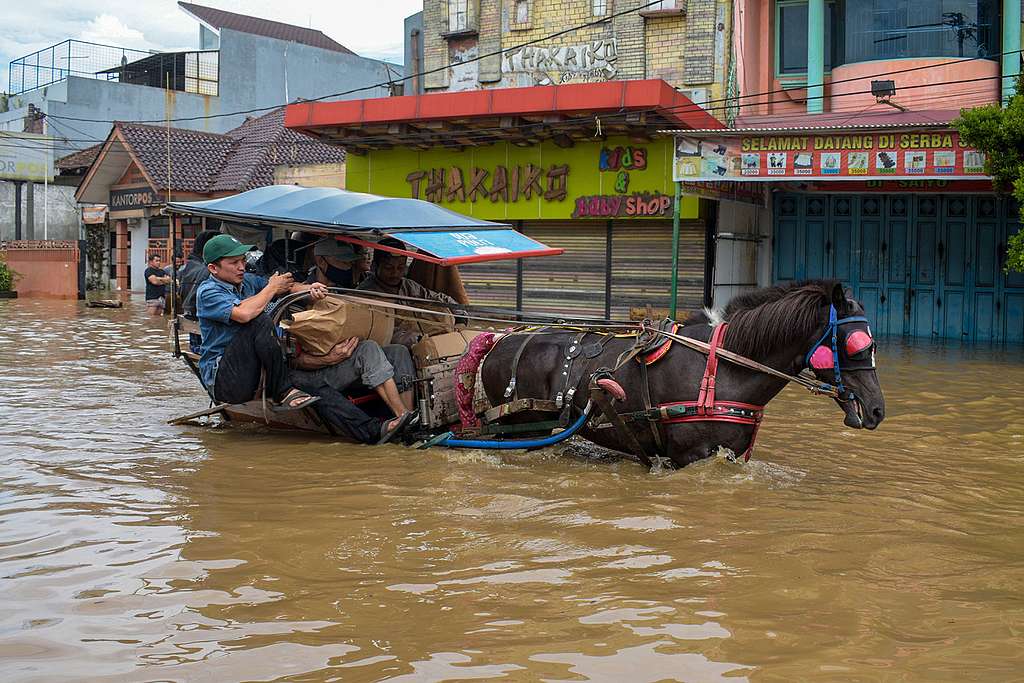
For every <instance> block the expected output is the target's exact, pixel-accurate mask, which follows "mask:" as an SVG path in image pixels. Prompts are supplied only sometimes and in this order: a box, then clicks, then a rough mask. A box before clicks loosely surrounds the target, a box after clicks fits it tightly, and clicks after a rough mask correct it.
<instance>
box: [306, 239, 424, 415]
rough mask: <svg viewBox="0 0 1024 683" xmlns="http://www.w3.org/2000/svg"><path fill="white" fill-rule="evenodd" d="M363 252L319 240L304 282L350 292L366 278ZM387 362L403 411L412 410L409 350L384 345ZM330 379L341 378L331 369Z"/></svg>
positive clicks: (412, 370)
mask: <svg viewBox="0 0 1024 683" xmlns="http://www.w3.org/2000/svg"><path fill="white" fill-rule="evenodd" d="M366 260H367V259H366V252H365V251H363V250H362V248H361V247H357V246H355V245H352V244H349V243H348V242H342V241H340V240H336V239H334V238H333V237H325V238H323V239H321V240H320V241H319V242H317V243H316V245H315V246H314V247H313V264H314V265H313V268H311V269H310V276H309V279H307V280H306V282H310V283H312V282H320V283H323V284H324V285H326V286H328V287H339V288H342V289H354V288H355V287H356V285H358V284H359V283H360V282H361V281H362V280H363V276H364V275H366V272H367V270H368V268H367V264H366ZM382 349H383V351H384V356H385V358H387V361H388V363H390V364H391V366H392V368H394V380H395V384H396V385H397V388H398V392H399V396H400V399H401V401H402V405H403V406H404V407H405V409H406V410H407V411H408V410H412V409H413V396H412V388H413V383H414V382H415V381H416V365H415V363H413V360H412V354H411V353H409V349H408V347H406V346H402V345H401V344H385V345H384V346H383V347H382ZM332 376H333V377H340V376H341V375H340V374H339V373H338V372H337V371H336V370H335V371H332ZM330 384H331V385H332V386H335V387H336V388H337V389H339V390H340V391H344V389H345V387H344V386H338V383H337V382H334V381H331V382H330Z"/></svg>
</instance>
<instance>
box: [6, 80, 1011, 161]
mask: <svg viewBox="0 0 1024 683" xmlns="http://www.w3.org/2000/svg"><path fill="white" fill-rule="evenodd" d="M1010 77H1011V76H982V77H978V78H969V79H958V80H953V81H940V82H936V83H922V84H918V85H913V86H906V87H904V88H902V89H901V90H915V89H923V88H935V87H939V86H942V85H956V84H966V83H977V82H984V81H991V80H1001V79H1003V78H1010ZM1014 77H1015V76H1014ZM858 80H859V79H858ZM986 90H987V89H979V90H974V91H966V92H961V93H959V94H961V95H972V94H983V93H984V92H986ZM869 93H870V91H869V90H863V91H861V90H857V91H851V92H847V93H836V94H833V95H830V96H829V97H830V98H838V97H850V96H856V95H863V94H869ZM818 97H824V96H816V97H815V98H807V99H817V98H818ZM947 98H948V95H947V94H945V93H942V94H938V95H932V96H928V97H921V98H916V99H915V100H914V104H920V103H922V102H926V101H931V100H944V99H947ZM788 102H791V100H789V99H788V98H786V99H777V100H767V101H766V102H764V103H763V104H773V103H788ZM874 104H876V103H872V105H871V106H874ZM683 106H691V105H683ZM693 106H696V105H693ZM669 109H672V108H669ZM644 111H650V112H657V111H666V109H660V110H659V109H650V110H644ZM635 113H637V112H617V113H609V114H591V115H587V116H584V117H577V118H571V119H564V120H562V121H559V122H556V123H529V122H528V123H524V124H523V125H522V126H520V128H521V129H522V130H523V131H524V133H526V134H529V132H530V131H531V130H534V129H537V130H540V129H545V128H546V129H552V130H554V129H557V127H558V126H565V125H567V124H573V123H580V122H588V121H592V120H594V119H595V118H600V119H601V120H602V122H604V123H614V122H616V121H618V120H619V119H620V118H622V117H626V116H629V115H630V114H635ZM835 113H836V114H840V115H841V114H844V113H846V114H848V116H853V115H857V116H858V117H859V119H860V120H863V119H867V118H884V117H888V116H892V112H889V111H887V110H885V111H877V112H865V113H858V112H835ZM911 113H913V112H911ZM657 125H660V124H647V127H649V128H650V127H655V126H657ZM842 125H843V124H835V126H834V127H836V128H841V127H842ZM894 125H895V124H894ZM934 125H935V126H947V125H948V122H945V121H935V122H934ZM179 130H181V129H179ZM184 130H187V129H184ZM729 130H730V129H728V128H722V132H723V133H725V132H728V131H729ZM494 132H508V129H506V128H496V127H491V128H478V129H469V130H465V131H459V132H458V134H457V136H458V138H460V139H470V140H473V139H481V140H482V139H485V138H487V137H488V136H489V135H490V134H491V133H494ZM448 137H449V138H450V137H452V136H451V134H449V135H448ZM64 140H65V141H66V142H68V143H69V144H68V145H67V147H66V148H67V149H72V150H74V151H80V149H79V148H77V147H74V146H73V145H72V144H71V143H74V142H93V143H96V142H103V141H105V140H106V138H104V139H103V140H100V139H97V138H64ZM391 140H392V138H390V137H383V136H379V135H378V136H362V137H352V138H346V139H345V140H344V141H343V143H352V144H360V143H374V142H387V141H391ZM0 144H2V143H0ZM132 144H133V146H135V147H138V148H141V149H145V148H147V147H152V148H156V147H160V148H162V147H163V146H164V144H165V142H164V141H158V140H153V141H146V140H142V141H136V142H134V143H132ZM306 145H309V146H314V145H315V146H330V147H336V146H337V145H333V144H331V143H327V142H323V141H321V140H320V139H317V138H312V137H310V138H309V139H303V140H290V141H287V142H283V143H275V146H276V147H277V148H278V150H279V151H280V153H281V154H282V156H285V157H287V155H288V151H289V149H294V148H297V147H298V148H301V147H302V146H306ZM21 146H26V147H27V145H21ZM266 147H267V145H266V143H263V142H258V141H249V140H244V139H243V140H237V141H234V144H233V146H232V147H231V148H230V149H228V150H226V151H228V152H232V151H244V150H246V149H248V148H253V149H261V150H262V149H265V148H266ZM174 149H175V151H179V152H182V151H207V150H210V149H211V147H210V146H209V144H205V143H203V142H202V141H195V143H192V142H188V143H177V144H175V145H174ZM110 153H127V152H125V151H124V150H109V151H108V154H110ZM281 163H287V159H284V160H283V161H282V162H281Z"/></svg>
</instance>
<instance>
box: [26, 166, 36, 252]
mask: <svg viewBox="0 0 1024 683" xmlns="http://www.w3.org/2000/svg"><path fill="white" fill-rule="evenodd" d="M35 238H36V184H35V183H34V182H32V181H31V180H30V181H28V182H27V183H25V239H27V240H34V239H35Z"/></svg>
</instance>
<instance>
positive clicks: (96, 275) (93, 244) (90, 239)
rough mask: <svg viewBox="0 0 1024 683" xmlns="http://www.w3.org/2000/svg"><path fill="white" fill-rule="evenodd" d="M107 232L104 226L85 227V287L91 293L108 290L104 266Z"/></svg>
mask: <svg viewBox="0 0 1024 683" xmlns="http://www.w3.org/2000/svg"><path fill="white" fill-rule="evenodd" d="M106 252H107V230H106V227H105V226H103V225H86V226H85V262H86V264H88V265H87V270H86V277H85V285H86V287H85V288H86V290H87V291H90V292H96V291H103V290H106V289H107V278H106V276H105V275H104V272H103V271H104V266H105V265H106V263H105V261H106V257H107V253H106Z"/></svg>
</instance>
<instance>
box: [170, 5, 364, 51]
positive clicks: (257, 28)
mask: <svg viewBox="0 0 1024 683" xmlns="http://www.w3.org/2000/svg"><path fill="white" fill-rule="evenodd" d="M178 7H181V8H182V9H183V10H185V11H186V12H188V13H189V14H191V15H192V16H194V17H195V18H196V19H199V20H200V21H202V22H204V23H206V24H209V25H210V26H212V27H214V28H215V29H218V30H219V29H222V28H226V29H230V30H232V31H239V32H241V33H252V34H254V35H257V36H265V37H267V38H276V39H278V40H287V41H290V42H293V43H302V44H303V45H309V46H311V47H319V48H322V49H324V50H333V51H335V52H344V53H346V54H350V55H354V54H355V53H354V52H352V50H349V49H348V48H347V47H345V46H344V45H342V44H341V43H338V42H336V41H334V40H332V39H331V38H328V37H327V36H326V35H324V33H323V32H322V31H318V30H316V29H312V28H303V27H302V26H295V25H293V24H285V23H282V22H280V21H270V20H269V19H260V18H258V17H250V16H246V15H244V14H235V13H234V12H226V11H224V10H222V9H215V8H213V7H204V6H202V5H193V4H192V3H190V2H179V3H178Z"/></svg>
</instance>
